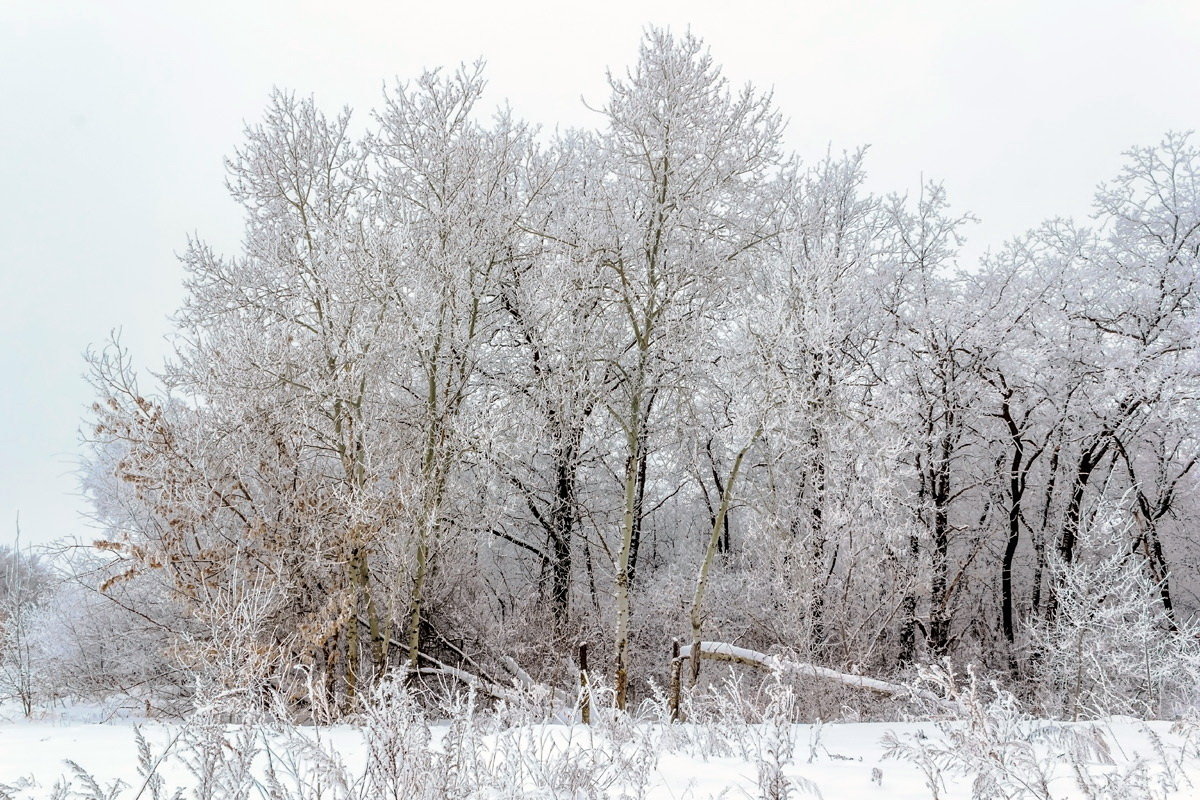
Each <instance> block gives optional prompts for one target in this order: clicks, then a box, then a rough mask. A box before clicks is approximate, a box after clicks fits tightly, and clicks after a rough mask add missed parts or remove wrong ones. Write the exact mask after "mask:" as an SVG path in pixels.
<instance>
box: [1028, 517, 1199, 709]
mask: <svg viewBox="0 0 1200 800" xmlns="http://www.w3.org/2000/svg"><path fill="white" fill-rule="evenodd" d="M1119 520H1120V516H1119V509H1117V508H1106V509H1101V510H1100V512H1099V513H1098V514H1097V515H1096V519H1095V521H1094V522H1093V524H1092V525H1090V526H1088V527H1087V528H1086V529H1085V530H1084V531H1082V532H1081V535H1080V552H1079V554H1078V557H1077V558H1076V560H1075V561H1073V562H1072V563H1071V564H1063V563H1061V562H1059V563H1056V564H1055V565H1054V570H1053V573H1054V576H1055V581H1056V586H1057V590H1056V594H1055V614H1054V616H1053V617H1052V618H1051V619H1049V620H1042V621H1039V622H1036V623H1034V624H1033V625H1032V626H1031V639H1032V645H1033V658H1032V669H1031V673H1032V677H1033V680H1034V686H1035V691H1036V692H1037V694H1038V698H1039V700H1040V702H1041V704H1042V705H1043V707H1044V708H1045V709H1046V710H1047V711H1048V712H1050V713H1055V714H1061V715H1065V716H1067V717H1070V718H1072V719H1079V718H1081V717H1085V718H1086V717H1097V716H1104V715H1108V714H1130V715H1133V716H1138V717H1163V716H1173V715H1174V714H1175V713H1177V712H1178V711H1179V710H1181V709H1182V708H1183V707H1186V705H1187V704H1188V703H1190V702H1193V701H1194V700H1195V699H1196V692H1197V687H1198V686H1200V631H1198V630H1197V629H1196V628H1195V626H1194V624H1193V623H1191V622H1190V621H1187V620H1178V619H1172V618H1171V617H1170V616H1169V615H1168V614H1167V612H1166V611H1165V610H1164V608H1163V606H1162V603H1161V600H1160V593H1159V591H1158V586H1157V585H1156V584H1155V583H1154V581H1153V580H1152V579H1151V578H1150V576H1149V574H1148V572H1147V569H1146V564H1145V562H1144V560H1143V558H1142V557H1141V555H1140V554H1139V553H1137V552H1131V551H1130V548H1129V544H1128V543H1129V541H1130V540H1131V537H1130V536H1129V533H1128V531H1127V530H1125V528H1124V526H1123V525H1122V524H1121V523H1120V522H1119Z"/></svg>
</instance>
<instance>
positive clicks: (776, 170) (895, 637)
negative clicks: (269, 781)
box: [87, 31, 1200, 713]
mask: <svg viewBox="0 0 1200 800" xmlns="http://www.w3.org/2000/svg"><path fill="white" fill-rule="evenodd" d="M609 85H610V90H611V92H610V96H609V98H608V99H607V101H606V102H605V103H604V104H603V105H602V106H601V107H600V108H599V109H597V117H598V126H597V128H596V129H595V130H567V131H562V132H556V133H554V134H553V135H551V134H548V133H545V132H540V131H537V130H534V129H532V128H530V127H529V126H528V125H526V124H525V123H523V122H521V121H519V120H517V119H514V118H513V117H512V116H511V115H510V114H509V113H508V112H506V111H504V110H501V111H499V112H496V113H494V114H492V115H491V116H488V115H487V114H485V113H483V112H482V111H481V109H480V98H481V95H482V93H483V89H484V82H483V78H482V70H481V69H480V68H479V67H464V68H461V69H459V70H457V71H453V72H446V71H434V72H429V73H426V74H424V75H422V76H421V77H420V78H418V79H416V80H415V81H412V82H410V83H397V84H394V85H393V86H391V87H390V88H389V89H388V90H387V92H386V95H385V98H384V101H383V104H382V106H381V107H380V109H379V110H378V111H377V112H376V113H375V114H374V115H373V116H372V117H371V119H370V121H369V122H368V123H367V124H366V125H364V126H363V127H364V128H365V132H363V133H362V134H361V135H360V134H358V133H355V132H353V131H355V130H357V126H354V127H352V126H351V122H350V114H349V112H348V111H346V112H342V113H340V114H338V115H336V116H327V115H325V114H324V113H322V112H321V111H320V110H318V109H317V108H316V106H315V105H314V103H313V102H312V101H310V100H307V99H302V98H297V97H295V96H293V95H290V94H284V93H279V94H276V95H275V96H274V97H273V98H272V101H271V104H270V107H269V108H268V110H267V113H266V116H265V119H264V120H263V121H262V122H261V123H260V124H258V125H255V126H253V127H251V128H249V129H248V130H247V132H246V141H245V144H244V145H243V147H242V148H241V149H240V150H239V151H238V152H237V153H236V154H235V155H234V156H233V157H232V158H231V159H230V160H229V163H228V168H229V188H230V191H231V192H232V193H233V195H234V197H235V198H236V199H237V200H238V201H239V202H240V203H241V204H242V205H243V207H244V209H245V218H246V231H245V237H244V242H243V247H242V251H241V252H240V253H237V254H231V255H220V254H217V253H214V252H213V251H212V250H211V249H210V248H209V247H208V246H206V245H205V244H204V243H203V242H202V241H199V240H194V241H190V242H189V243H188V245H187V248H186V250H185V251H184V254H183V262H184V264H185V266H186V269H187V274H188V281H187V289H188V293H187V300H186V302H185V304H184V306H183V308H182V309H181V310H180V311H179V314H178V317H177V321H178V333H177V336H176V339H175V345H176V351H175V356H174V357H173V358H172V359H171V360H170V362H169V363H168V364H166V365H165V366H164V367H163V369H162V371H161V372H160V373H158V376H157V377H158V380H157V381H156V383H155V386H154V387H152V388H146V389H142V388H140V387H139V381H138V377H137V375H136V374H135V371H134V369H133V367H132V365H131V361H130V359H129V357H128V356H127V354H126V353H125V352H124V351H123V350H121V349H120V348H119V347H117V346H114V347H110V348H108V349H106V350H104V351H102V352H99V353H97V354H95V356H94V357H93V358H92V360H91V364H92V376H93V381H94V384H95V387H96V390H97V393H98V395H99V399H98V401H97V404H96V406H95V414H94V416H95V419H94V427H93V428H92V429H91V436H90V439H91V454H92V455H91V462H90V471H89V479H88V487H87V489H88V492H89V494H90V496H91V497H92V499H93V501H94V504H95V509H96V513H97V515H98V517H99V519H100V520H101V521H102V522H103V524H104V526H105V527H106V529H107V531H108V532H107V534H106V537H105V540H104V541H102V542H100V543H99V546H100V547H101V548H103V550H104V551H105V552H106V553H107V554H108V556H110V557H111V558H112V559H114V563H113V564H111V565H109V566H107V567H104V575H105V579H104V580H103V585H101V586H100V587H99V588H100V589H101V591H103V592H105V593H107V594H110V595H114V594H115V595H118V596H121V597H126V598H127V599H128V600H129V602H128V603H127V605H129V607H130V608H132V609H133V610H134V611H135V612H136V613H137V614H139V615H141V617H142V618H144V619H143V622H141V623H139V625H140V626H141V627H140V628H139V630H141V631H142V632H143V633H147V632H153V631H157V633H155V634H154V636H155V637H157V638H156V639H155V641H157V642H158V644H157V646H155V647H141V648H139V651H140V652H142V653H144V654H147V655H151V656H153V657H155V658H160V659H162V660H163V661H164V662H165V661H170V663H172V664H175V665H178V666H179V667H180V668H183V669H186V670H189V671H194V672H195V673H196V674H197V675H199V676H200V677H201V678H202V679H203V680H204V681H206V682H208V683H209V684H210V685H212V686H214V687H217V688H225V689H229V688H239V689H242V690H245V689H247V688H249V689H251V690H264V691H265V690H274V689H278V690H282V691H284V692H285V693H286V692H292V693H294V695H295V696H296V697H297V698H300V697H306V698H310V701H311V698H312V697H313V696H314V691H315V692H316V694H317V695H319V696H321V697H323V698H324V702H325V703H326V706H327V707H329V708H342V709H348V708H351V707H353V705H354V698H355V696H356V695H357V694H361V693H362V692H363V691H365V689H366V687H367V686H368V685H370V684H372V683H373V682H375V681H376V680H377V679H378V678H379V677H380V676H381V675H383V674H385V673H387V672H389V671H391V670H394V669H399V668H403V669H406V670H408V671H409V673H410V674H419V673H420V672H421V671H426V672H429V671H432V672H441V673H443V674H445V673H446V672H448V671H451V670H453V669H459V670H462V671H464V672H469V673H471V674H472V675H477V676H485V677H486V676H489V675H490V676H499V675H504V674H507V672H506V670H507V671H508V672H511V671H512V670H513V663H512V662H513V661H515V662H516V664H518V665H519V668H518V669H519V671H522V672H524V671H527V672H528V673H529V674H531V675H532V676H533V677H534V678H535V679H537V680H540V681H546V682H548V683H556V684H558V685H563V686H566V685H569V683H568V682H569V681H573V680H574V678H573V676H572V674H571V672H570V662H571V659H572V657H573V653H574V647H575V645H576V643H578V642H580V641H584V640H586V641H589V642H590V643H591V645H592V651H591V652H592V653H593V656H592V658H593V661H592V665H591V666H592V667H593V668H594V669H596V670H598V671H599V670H604V671H607V672H608V673H609V674H610V675H611V676H612V681H613V683H614V687H615V694H616V702H617V704H618V705H620V706H622V707H623V706H624V705H625V704H626V703H627V702H629V698H631V697H633V696H635V695H637V694H638V693H644V692H645V691H646V690H647V688H648V687H649V685H650V684H649V682H650V681H651V680H653V681H658V682H659V683H660V684H661V683H663V682H665V680H666V670H667V660H668V654H669V652H670V642H671V640H672V639H673V638H676V637H678V638H681V639H683V640H685V641H693V640H695V641H698V640H699V638H700V636H701V635H703V636H704V638H706V639H715V640H720V641H726V642H732V643H735V644H739V645H743V646H746V647H750V648H754V649H755V650H759V651H764V652H777V653H786V654H788V655H789V656H791V657H793V658H799V659H801V660H804V661H808V662H813V663H816V664H819V665H825V666H829V667H832V668H834V669H838V670H843V671H861V672H863V673H867V674H879V675H894V674H898V673H902V672H904V671H905V670H906V669H908V668H910V667H913V666H915V665H917V664H920V663H927V662H931V661H937V660H940V659H943V658H949V659H951V660H953V661H956V662H960V663H973V664H976V665H979V666H980V667H981V668H984V669H987V670H989V671H991V672H993V673H994V674H999V675H1007V676H1009V677H1010V678H1011V679H1013V680H1014V682H1015V681H1016V680H1017V679H1026V680H1032V679H1035V678H1037V677H1038V676H1043V677H1044V678H1045V680H1043V681H1042V683H1040V684H1039V685H1040V686H1042V687H1043V688H1047V687H1048V690H1056V691H1058V692H1059V694H1056V695H1054V696H1055V697H1057V698H1059V699H1058V700H1054V701H1048V702H1051V703H1052V702H1058V703H1061V704H1062V707H1063V708H1066V709H1068V713H1070V711H1072V710H1073V711H1074V713H1078V705H1075V706H1072V705H1071V704H1072V703H1076V704H1077V703H1079V702H1083V703H1085V704H1087V703H1092V704H1093V705H1095V706H1096V707H1097V708H1098V707H1100V706H1101V705H1103V707H1104V708H1109V709H1112V708H1116V707H1127V708H1130V709H1138V710H1141V711H1143V712H1146V713H1161V712H1162V711H1163V710H1164V704H1165V703H1168V702H1169V701H1171V700H1172V698H1174V699H1175V700H1178V697H1176V696H1174V695H1170V692H1168V691H1167V682H1169V681H1170V680H1171V679H1172V676H1174V677H1175V678H1178V677H1179V675H1180V674H1183V673H1182V672H1180V671H1179V670H1170V669H1168V670H1161V669H1159V670H1147V669H1145V668H1144V667H1145V664H1144V663H1143V662H1144V659H1143V662H1140V661H1138V658H1139V654H1140V655H1141V656H1145V654H1146V653H1149V652H1151V650H1153V652H1154V653H1156V654H1159V655H1156V656H1155V658H1160V656H1161V654H1163V653H1168V652H1169V653H1172V654H1174V655H1172V656H1171V657H1172V658H1173V659H1176V661H1177V662H1178V663H1183V662H1185V661H1187V662H1188V663H1189V664H1191V663H1192V662H1191V661H1188V659H1193V661H1194V657H1193V656H1192V655H1190V653H1191V652H1192V649H1194V648H1192V649H1189V647H1190V645H1191V643H1194V641H1195V638H1194V635H1193V633H1192V627H1191V625H1192V618H1193V617H1194V614H1195V595H1194V590H1195V588H1196V570H1195V567H1196V560H1195V552H1194V548H1193V544H1194V541H1193V537H1192V533H1191V532H1192V531H1193V530H1194V527H1195V524H1196V522H1197V519H1198V514H1200V508H1198V507H1197V504H1196V502H1195V500H1194V499H1193V498H1194V495H1195V475H1196V470H1194V466H1195V463H1196V459H1197V456H1198V454H1200V439H1198V438H1197V420H1198V417H1197V406H1196V399H1197V388H1198V379H1200V365H1198V363H1197V350H1196V346H1195V345H1196V333H1197V331H1196V325H1197V320H1198V319H1200V316H1198V310H1197V307H1196V304H1197V297H1198V294H1197V288H1198V287H1197V275H1198V273H1197V268H1198V264H1200V154H1198V153H1197V150H1196V148H1195V147H1194V146H1193V145H1192V144H1191V143H1190V141H1189V139H1188V137H1187V136H1184V135H1169V136H1167V137H1166V138H1165V139H1164V140H1163V141H1162V142H1161V143H1159V144H1158V145H1156V146H1152V147H1143V148H1135V149H1133V150H1131V151H1130V152H1129V153H1128V154H1127V157H1126V162H1125V167H1124V169H1123V170H1122V171H1121V172H1120V173H1119V174H1118V175H1117V176H1115V178H1114V179H1113V180H1112V181H1111V182H1109V183H1107V184H1105V185H1104V186H1103V187H1101V189H1100V190H1099V191H1098V193H1097V195H1096V202H1095V215H1094V218H1093V220H1092V222H1091V224H1090V225H1088V226H1080V225H1077V224H1075V223H1073V222H1070V221H1066V220H1055V221H1052V222H1048V223H1046V224H1045V225H1043V226H1042V227H1040V228H1038V229H1037V230H1034V231H1031V232H1029V233H1027V234H1025V235H1023V236H1021V237H1019V238H1017V239H1015V240H1013V241H1011V242H1009V243H1008V244H1006V245H1004V246H1003V247H1001V248H999V249H995V250H993V251H992V252H991V253H990V254H989V255H988V256H987V257H986V258H984V259H983V260H982V263H979V264H962V265H960V264H959V262H958V260H957V253H956V251H957V247H958V246H959V244H960V242H961V236H962V233H963V232H964V226H965V225H966V224H967V223H969V222H970V220H971V218H970V216H969V215H965V214H961V213H958V212H955V211H952V210H951V207H950V205H949V202H948V200H947V197H946V193H945V191H944V190H943V188H942V187H941V186H940V185H938V184H936V183H931V184H929V185H926V186H922V187H920V189H919V190H918V191H916V192H915V193H914V194H912V195H888V196H876V195H872V194H870V193H868V192H867V191H866V190H865V189H864V186H863V183H864V166H863V162H864V152H863V151H861V150H860V151H854V152H849V153H845V154H842V155H830V156H828V157H826V158H825V159H823V160H821V161H820V162H818V163H815V164H804V163H801V161H800V160H799V159H797V158H796V157H795V156H793V155H791V154H789V153H788V152H786V151H785V149H784V147H783V145H782V143H781V136H782V133H783V128H784V123H783V119H782V117H781V115H780V114H779V112H777V111H776V110H775V109H774V108H773V106H772V104H771V98H770V97H769V95H764V94H762V93H760V92H758V91H756V90H754V89H753V88H750V87H747V88H745V89H737V88H735V87H731V86H730V85H729V84H728V83H727V82H726V81H725V79H724V78H723V77H722V76H721V72H720V70H719V68H718V67H717V66H716V65H715V64H714V62H713V61H712V59H711V57H710V56H709V54H708V52H707V50H706V49H705V48H704V47H703V45H702V44H701V43H700V42H699V41H698V40H696V39H694V38H693V37H691V36H683V37H677V36H672V35H671V34H669V33H666V32H663V31H651V32H649V33H648V34H647V36H646V38H645V40H644V42H643V44H642V48H641V52H640V58H639V60H638V62H637V64H636V65H635V66H634V67H633V68H631V69H630V70H629V71H628V72H625V73H619V74H613V75H611V76H610V79H609ZM122 593H123V594H122ZM1113 609H1115V610H1113ZM1106 610H1112V611H1111V613H1108V611H1106ZM1104 614H1107V616H1106V617H1104V618H1105V619H1106V620H1108V621H1109V623H1110V624H1106V625H1095V626H1093V627H1092V628H1089V627H1088V624H1090V623H1091V622H1093V621H1095V620H1096V619H1098V618H1099V616H1103V615H1104ZM131 619H132V618H131ZM146 620H148V621H146ZM1064 626H1070V627H1069V632H1074V633H1079V631H1083V632H1082V633H1079V635H1080V636H1081V637H1082V636H1085V635H1087V636H1091V637H1092V638H1091V639H1089V640H1088V641H1089V642H1091V644H1089V645H1088V647H1087V648H1085V647H1084V646H1083V644H1082V643H1081V644H1080V645H1079V646H1078V647H1065V646H1063V645H1062V642H1063V641H1065V639H1064V637H1066V636H1067V635H1068V634H1067V633H1064V631H1065V630H1066V629H1065V628H1064ZM147 635H149V634H148V633H147ZM1081 642H1082V640H1081ZM1147 642H1150V643H1151V644H1147ZM1151 645H1152V646H1151ZM1088 648H1092V649H1088ZM1121 648H1124V650H1121ZM1130 648H1135V650H1134V651H1132V655H1131V656H1130V658H1129V659H1125V660H1122V659H1120V658H1116V657H1110V658H1107V660H1105V661H1104V666H1103V669H1105V670H1109V672H1110V673H1111V674H1106V677H1105V680H1104V681H1103V682H1102V683H1103V685H1104V686H1105V687H1107V689H1106V691H1105V692H1100V693H1099V694H1098V693H1097V692H1098V691H1099V690H1096V689H1095V686H1096V684H1097V683H1098V682H1096V681H1087V682H1086V683H1087V685H1088V687H1089V688H1088V691H1087V692H1085V691H1084V690H1083V688H1081V687H1082V684H1080V686H1072V685H1063V684H1064V682H1065V683H1069V682H1070V677H1069V676H1068V675H1067V672H1069V671H1070V670H1072V669H1075V667H1078V669H1076V670H1075V671H1074V672H1071V675H1072V676H1074V675H1077V674H1083V673H1084V672H1087V671H1088V670H1091V669H1093V668H1097V669H1099V668H1100V667H1099V666H1097V665H1098V664H1099V663H1100V662H1098V661H1097V662H1095V663H1094V664H1092V663H1085V662H1084V661H1080V662H1079V663H1078V664H1075V665H1074V666H1069V667H1064V665H1065V664H1067V660H1069V659H1070V658H1073V657H1077V658H1079V659H1083V658H1084V654H1085V652H1088V653H1090V652H1096V653H1104V654H1107V656H1112V655H1113V654H1114V653H1116V652H1118V651H1120V652H1124V651H1127V650H1130ZM1147 648H1149V649H1147ZM1154 648H1158V649H1154ZM130 657H132V656H130ZM1146 657H1149V656H1146ZM1162 657H1165V656H1162ZM509 659H511V660H509ZM1172 663H1176V662H1172ZM1189 668H1190V667H1189ZM1121 670H1124V671H1125V672H1121ZM1118 673H1119V674H1118ZM1126 673H1128V674H1126ZM1089 674H1090V673H1089ZM495 679H496V680H497V682H501V683H502V682H503V679H500V678H498V677H497V678H495ZM1055 687H1057V689H1056V688H1055ZM1064 692H1065V693H1068V694H1071V698H1072V699H1070V700H1064V699H1062V697H1063V696H1064V695H1063V694H1062V693H1064ZM1072 692H1073V693H1072ZM1081 697H1082V698H1083V699H1082V700H1081V699H1080V698H1081ZM1096 698H1101V699H1103V700H1104V703H1107V705H1105V704H1104V703H1101V700H1097V699H1096ZM297 702H299V701H297ZM1123 704H1124V705H1123Z"/></svg>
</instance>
